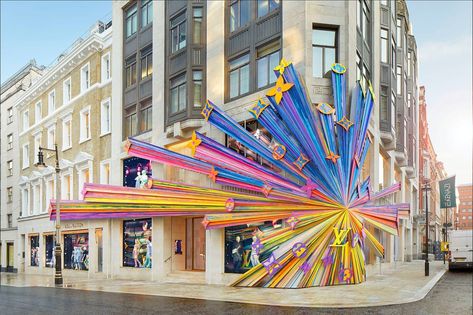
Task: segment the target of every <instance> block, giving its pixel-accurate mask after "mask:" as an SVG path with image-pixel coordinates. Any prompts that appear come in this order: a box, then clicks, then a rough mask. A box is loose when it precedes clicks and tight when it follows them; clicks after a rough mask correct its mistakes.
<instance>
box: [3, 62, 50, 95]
mask: <svg viewBox="0 0 473 315" xmlns="http://www.w3.org/2000/svg"><path fill="white" fill-rule="evenodd" d="M32 69H35V70H37V71H42V70H44V69H45V67H44V66H41V65H40V66H38V65H37V64H36V60H35V59H31V60H30V61H29V62H28V63H27V64H26V65H24V66H23V67H22V68H21V69H20V70H18V71H17V72H16V73H14V74H13V75H12V76H10V77H9V78H8V79H7V80H6V81H5V82H4V83H2V86H1V93H3V92H4V91H6V90H8V89H9V88H10V87H12V86H13V85H14V84H15V83H16V82H18V81H19V80H21V79H23V78H24V77H25V76H26V75H28V73H30V71H31V70H32Z"/></svg>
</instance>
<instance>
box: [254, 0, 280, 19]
mask: <svg viewBox="0 0 473 315" xmlns="http://www.w3.org/2000/svg"><path fill="white" fill-rule="evenodd" d="M278 7H279V0H258V17H262V16H265V15H266V14H268V13H269V12H271V11H273V10H275V9H277V8H278Z"/></svg>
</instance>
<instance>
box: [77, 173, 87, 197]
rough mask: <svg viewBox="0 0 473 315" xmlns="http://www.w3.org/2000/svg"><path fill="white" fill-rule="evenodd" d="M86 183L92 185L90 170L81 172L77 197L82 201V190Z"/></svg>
mask: <svg viewBox="0 0 473 315" xmlns="http://www.w3.org/2000/svg"><path fill="white" fill-rule="evenodd" d="M85 183H90V170H89V168H83V169H80V170H79V185H78V186H79V187H77V188H78V189H79V191H78V193H77V196H79V198H80V199H83V196H82V189H83V188H84V184H85Z"/></svg>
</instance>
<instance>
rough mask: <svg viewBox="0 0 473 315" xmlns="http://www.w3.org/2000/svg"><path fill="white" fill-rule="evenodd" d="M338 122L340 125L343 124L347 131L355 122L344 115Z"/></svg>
mask: <svg viewBox="0 0 473 315" xmlns="http://www.w3.org/2000/svg"><path fill="white" fill-rule="evenodd" d="M337 124H338V125H339V126H342V127H343V129H345V131H348V129H350V127H351V126H353V123H352V122H351V121H350V120H349V119H348V118H346V117H345V116H343V118H342V119H340V120H339V121H337Z"/></svg>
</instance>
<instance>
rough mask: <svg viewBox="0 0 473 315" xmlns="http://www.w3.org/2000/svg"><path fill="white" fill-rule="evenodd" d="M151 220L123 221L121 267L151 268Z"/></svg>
mask: <svg viewBox="0 0 473 315" xmlns="http://www.w3.org/2000/svg"><path fill="white" fill-rule="evenodd" d="M151 224H152V221H151V219H139V220H128V221H123V266H124V267H134V268H151V264H152V251H153V243H152V240H151V234H152V226H151Z"/></svg>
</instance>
